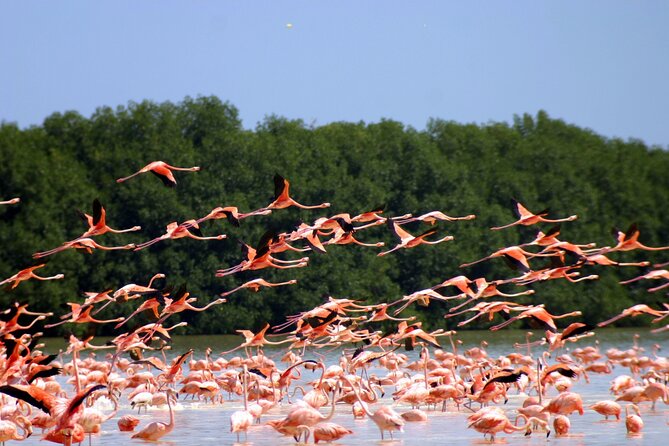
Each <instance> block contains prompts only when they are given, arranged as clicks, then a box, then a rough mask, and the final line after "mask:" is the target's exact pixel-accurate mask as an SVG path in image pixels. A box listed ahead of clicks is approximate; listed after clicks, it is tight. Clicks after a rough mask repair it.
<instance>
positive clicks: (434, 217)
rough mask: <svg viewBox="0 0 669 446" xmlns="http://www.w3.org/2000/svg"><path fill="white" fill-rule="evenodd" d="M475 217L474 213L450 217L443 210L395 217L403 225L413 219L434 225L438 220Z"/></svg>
mask: <svg viewBox="0 0 669 446" xmlns="http://www.w3.org/2000/svg"><path fill="white" fill-rule="evenodd" d="M475 218H476V215H474V214H470V215H465V216H464V217H450V216H448V215H446V214H444V213H443V212H440V211H432V212H428V213H427V214H423V215H419V216H418V217H411V218H407V219H403V220H399V219H395V221H397V223H399V224H401V225H403V224H405V223H411V222H414V221H423V222H425V223H428V224H430V225H434V224H435V223H437V222H438V221H458V220H473V219H475Z"/></svg>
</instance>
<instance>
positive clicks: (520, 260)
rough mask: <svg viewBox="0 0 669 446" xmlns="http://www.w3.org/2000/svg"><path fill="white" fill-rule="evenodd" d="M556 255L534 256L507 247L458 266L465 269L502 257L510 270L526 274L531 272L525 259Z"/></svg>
mask: <svg viewBox="0 0 669 446" xmlns="http://www.w3.org/2000/svg"><path fill="white" fill-rule="evenodd" d="M556 255H558V253H552V254H535V253H532V252H528V251H525V250H524V249H522V248H521V247H519V246H508V247H506V248H502V249H499V250H497V251H495V252H493V253H492V254H490V255H489V256H486V257H483V258H481V259H478V260H475V261H473V262H469V263H463V264H462V265H460V268H465V267H467V266H472V265H476V264H477V263H479V262H483V261H485V260H489V259H493V258H495V257H504V259H505V260H506V261H507V262H508V263H509V265H510V266H511V268H513V269H518V270H520V271H522V272H528V271H531V268H530V264H529V263H528V262H527V259H531V258H533V257H552V256H556Z"/></svg>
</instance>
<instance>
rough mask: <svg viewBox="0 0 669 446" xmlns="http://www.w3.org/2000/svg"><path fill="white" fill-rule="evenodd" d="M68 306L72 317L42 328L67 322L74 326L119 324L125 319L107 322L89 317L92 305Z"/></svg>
mask: <svg viewBox="0 0 669 446" xmlns="http://www.w3.org/2000/svg"><path fill="white" fill-rule="evenodd" d="M68 305H69V306H70V307H71V308H72V313H71V314H72V317H71V318H70V319H65V320H64V321H60V322H56V323H55V324H48V325H45V326H44V328H53V327H57V326H58V325H62V324H67V323H69V322H72V323H76V324H85V323H88V322H94V323H96V324H106V323H110V322H121V321H123V320H124V319H125V318H124V317H119V318H116V319H109V320H100V319H94V318H93V316H91V310H93V305H79V304H77V303H72V302H68Z"/></svg>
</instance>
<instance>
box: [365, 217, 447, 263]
mask: <svg viewBox="0 0 669 446" xmlns="http://www.w3.org/2000/svg"><path fill="white" fill-rule="evenodd" d="M388 224H389V226H390V229H391V230H392V231H393V232H394V233H395V235H396V236H397V237H398V238H399V239H400V242H399V243H398V244H397V245H396V246H395V247H394V248H392V249H390V250H388V251H383V252H380V253H378V254H377V256H379V257H381V256H385V255H386V254H390V253H391V252H393V251H396V250H398V249H401V248H407V249H408V248H414V247H416V246H418V245H420V244H427V245H436V244H437V243H441V242H447V241H450V240H453V236H452V235H447V236H445V237H442V238H440V239H439V240H434V241H428V240H425V237H428V236H430V235H432V234H435V233H436V232H437V230H436V229H429V230H427V231H425V232H423V233H422V234H420V235H417V236H413V235H411V234H409V233H408V232H406V231H405V230H404V229H402V228H401V226H400V225H398V224H397V223H396V222H395V221H390V220H389V222H388Z"/></svg>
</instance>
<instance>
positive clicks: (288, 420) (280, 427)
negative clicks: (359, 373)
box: [267, 382, 340, 439]
mask: <svg viewBox="0 0 669 446" xmlns="http://www.w3.org/2000/svg"><path fill="white" fill-rule="evenodd" d="M339 387H340V384H339V382H338V383H337V387H336V390H335V393H336V392H337V391H339ZM336 402H337V399H336V398H332V405H331V407H330V413H329V414H328V415H323V414H321V413H320V412H319V411H318V410H316V409H314V408H313V407H311V406H310V405H308V404H307V403H301V404H296V405H295V407H293V408H292V409H291V411H290V412H288V415H286V417H285V418H283V419H281V420H271V421H269V422H268V423H267V424H269V425H270V426H272V427H273V428H274V429H276V430H277V431H279V432H281V433H284V434H289V435H293V436H294V437H295V438H296V439H297V438H299V436H300V435H301V433H302V432H303V431H302V428H301V426H307V427H312V426H314V425H316V424H318V423H323V422H326V421H329V420H330V419H331V418H332V417H333V416H334V413H335V403H336Z"/></svg>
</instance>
